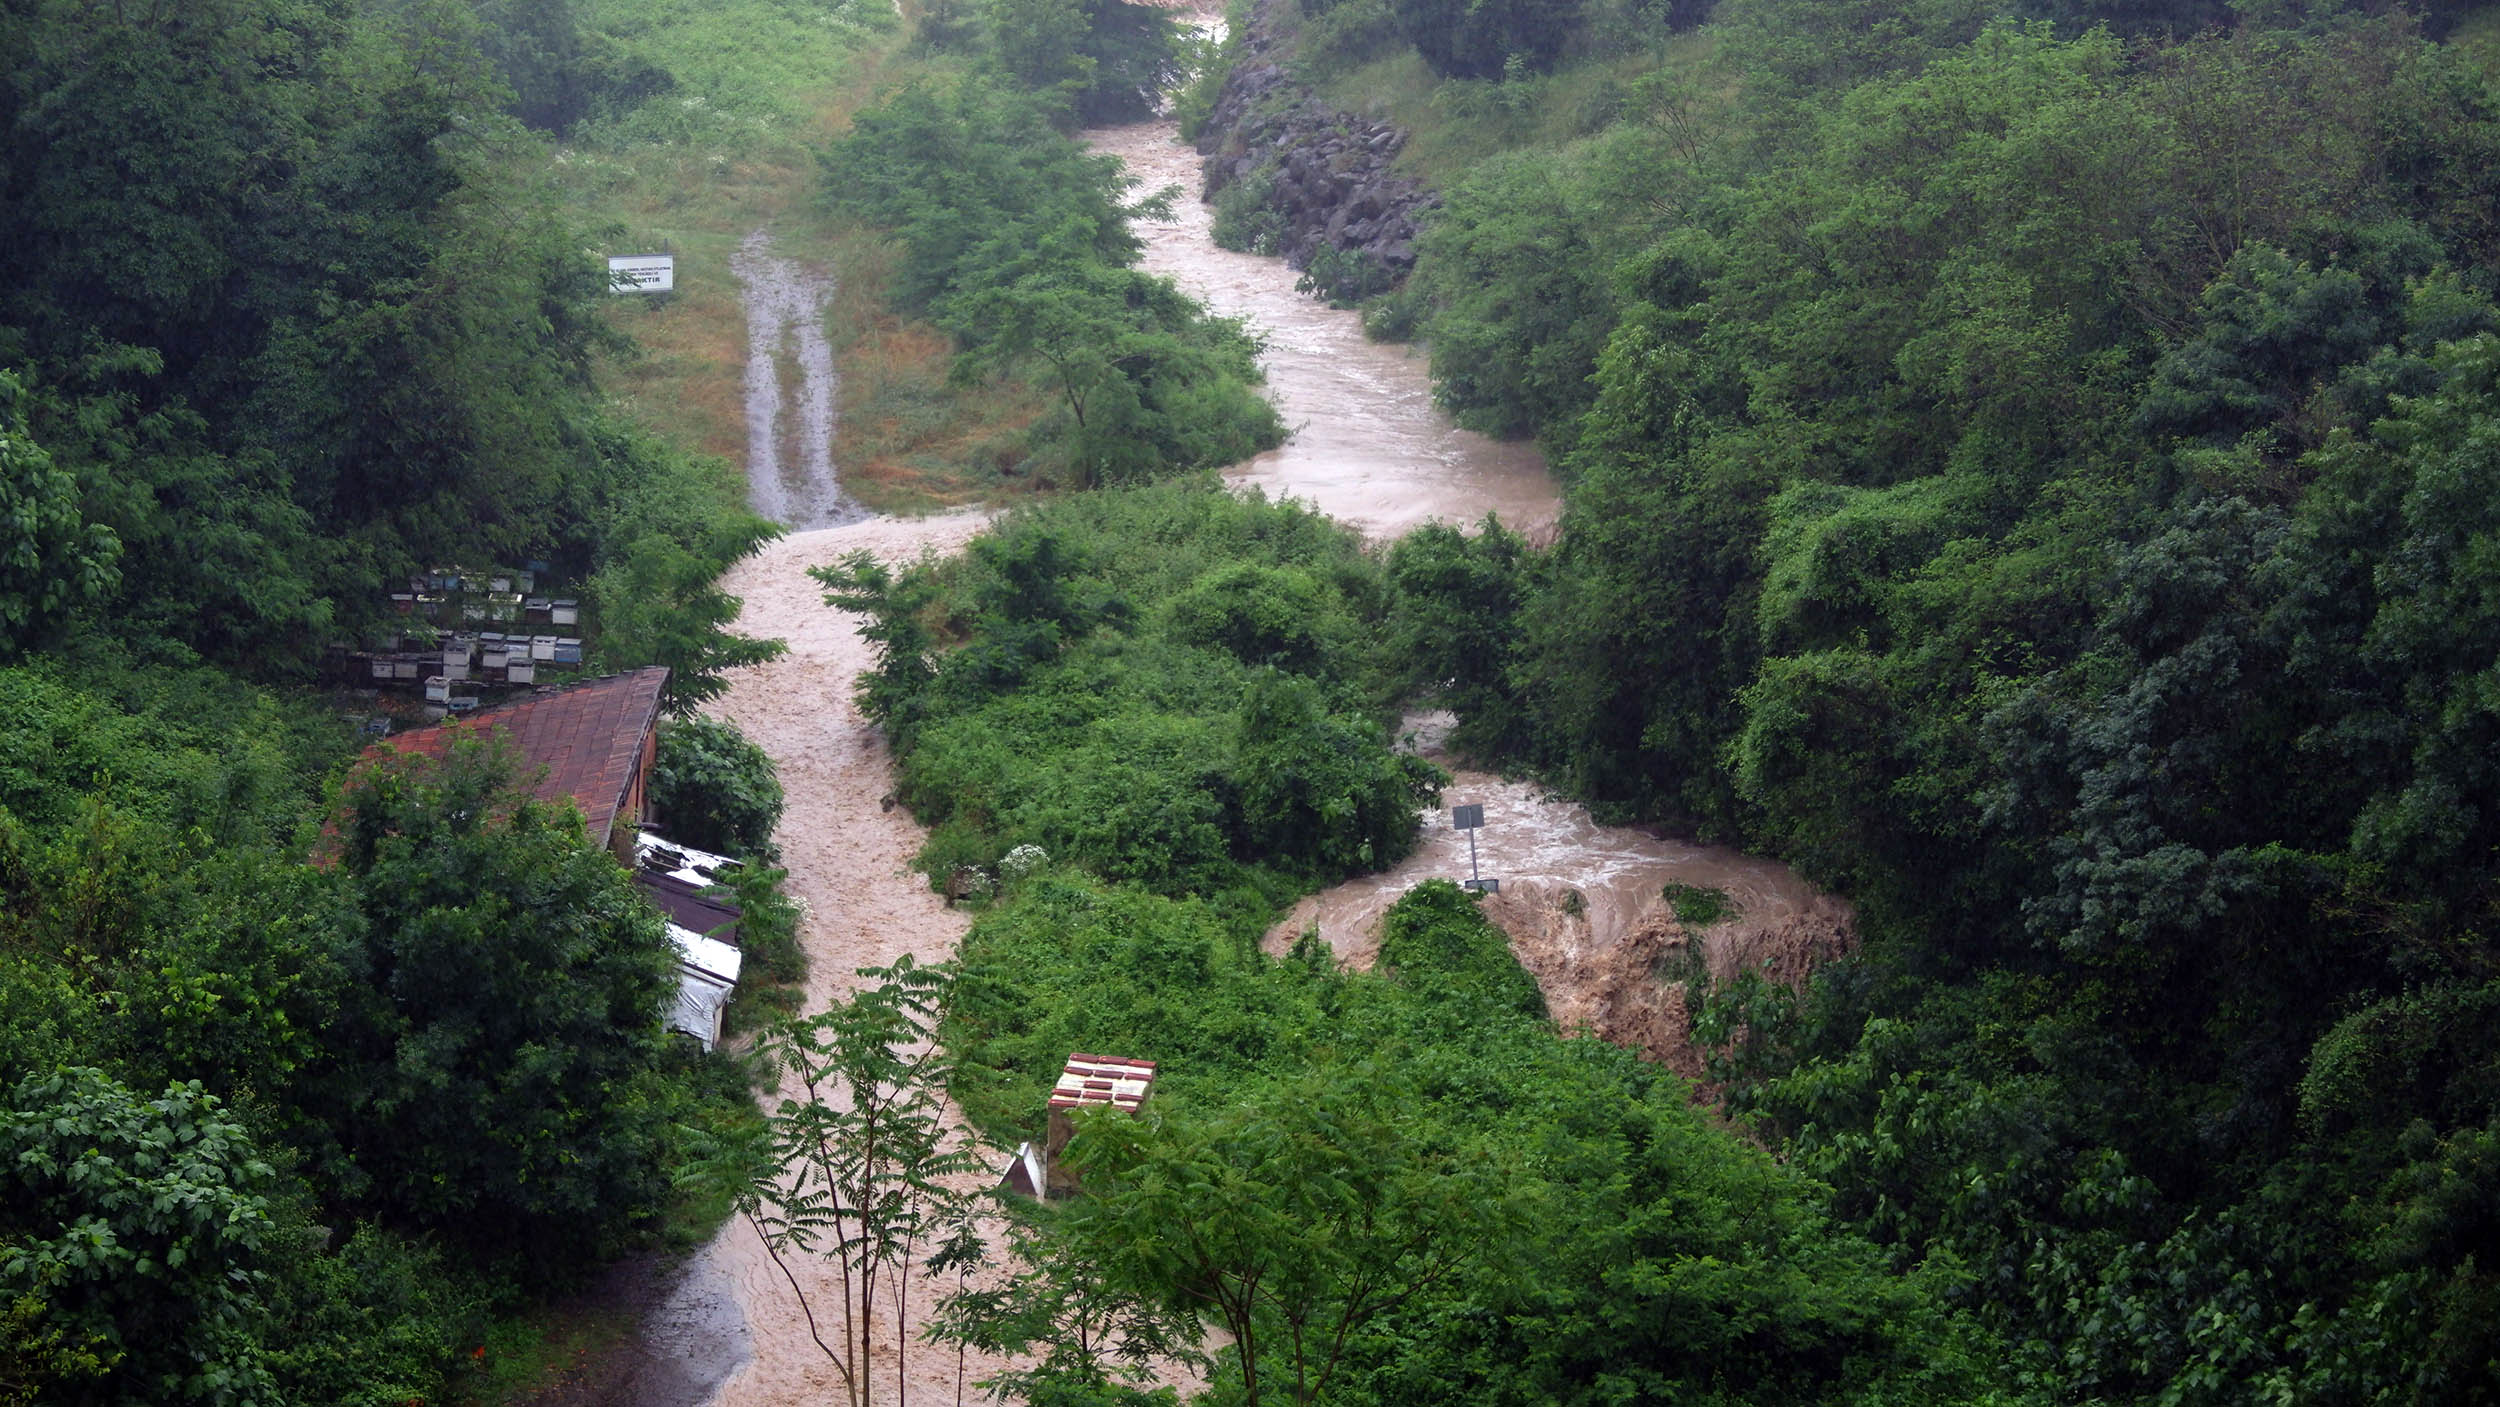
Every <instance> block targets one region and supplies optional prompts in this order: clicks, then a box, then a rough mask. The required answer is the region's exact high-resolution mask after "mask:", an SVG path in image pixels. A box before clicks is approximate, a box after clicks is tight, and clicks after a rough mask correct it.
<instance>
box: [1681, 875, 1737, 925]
mask: <svg viewBox="0 0 2500 1407" xmlns="http://www.w3.org/2000/svg"><path fill="white" fill-rule="evenodd" d="M1665 898H1666V901H1667V904H1668V907H1670V908H1672V909H1674V910H1675V921H1676V922H1677V923H1680V924H1683V925H1684V926H1685V927H1687V928H1708V927H1709V926H1710V925H1712V924H1714V923H1718V922H1720V921H1721V920H1723V919H1730V918H1734V917H1735V916H1736V904H1735V902H1734V901H1733V900H1731V899H1729V898H1728V897H1727V891H1726V890H1724V889H1709V888H1704V887H1703V886H1701V885H1698V884H1670V885H1668V886H1667V888H1666V894H1665Z"/></svg>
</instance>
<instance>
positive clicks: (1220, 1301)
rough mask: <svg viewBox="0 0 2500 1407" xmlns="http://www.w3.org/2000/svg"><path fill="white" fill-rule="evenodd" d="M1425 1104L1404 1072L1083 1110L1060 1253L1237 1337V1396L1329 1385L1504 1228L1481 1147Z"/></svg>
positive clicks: (1310, 1393) (1327, 1077)
mask: <svg viewBox="0 0 2500 1407" xmlns="http://www.w3.org/2000/svg"><path fill="white" fill-rule="evenodd" d="M1440 1132H1441V1131H1439V1130H1437V1129H1434V1128H1432V1127H1430V1126H1429V1125H1427V1124H1425V1123H1423V1122H1421V1121H1419V1120H1417V1119H1415V1118H1414V1117H1413V1115H1412V1114H1411V1112H1410V1106H1409V1101H1408V1099H1407V1097H1406V1096H1405V1092H1404V1091H1401V1090H1400V1089H1399V1088H1398V1087H1397V1085H1396V1083H1395V1076H1394V1075H1393V1073H1392V1072H1391V1071H1389V1070H1387V1069H1384V1068H1379V1067H1370V1066H1363V1067H1355V1068H1352V1069H1340V1070H1332V1071H1325V1072H1320V1073H1316V1074H1313V1075H1310V1076H1307V1077H1305V1078H1302V1079H1299V1080H1285V1081H1279V1082H1277V1083H1275V1084H1273V1085H1269V1086H1266V1087H1264V1088H1262V1089H1260V1090H1259V1091H1257V1092H1256V1093H1255V1094H1252V1095H1250V1096H1248V1097H1247V1098H1244V1099H1242V1100H1240V1101H1237V1102H1234V1103H1231V1104H1229V1105H1228V1106H1226V1107H1224V1108H1222V1109H1220V1110H1218V1111H1215V1112H1211V1113H1209V1114H1206V1115H1202V1116H1197V1117H1189V1116H1182V1115H1173V1114H1169V1113H1165V1114H1161V1115H1160V1116H1154V1115H1150V1116H1149V1117H1146V1118H1142V1119H1130V1118H1127V1117H1123V1116H1117V1115H1102V1114H1097V1115H1095V1116H1093V1117H1091V1118H1088V1119H1086V1120H1085V1121H1084V1122H1083V1124H1082V1126H1081V1127H1080V1128H1079V1130H1078V1133H1077V1136H1076V1138H1075V1139H1074V1140H1072V1141H1071V1142H1070V1143H1069V1145H1068V1149H1067V1154H1066V1156H1067V1159H1068V1161H1069V1163H1070V1164H1071V1165H1072V1166H1073V1167H1074V1168H1075V1169H1076V1170H1077V1172H1078V1175H1079V1176H1080V1177H1081V1178H1082V1179H1083V1182H1084V1191H1083V1196H1082V1199H1081V1200H1080V1201H1079V1202H1077V1203H1076V1204H1075V1206H1074V1207H1072V1208H1071V1209H1070V1210H1069V1212H1068V1213H1067V1215H1066V1216H1065V1218H1064V1226H1065V1228H1066V1233H1067V1245H1066V1250H1065V1253H1066V1254H1069V1255H1072V1256H1075V1257H1077V1258H1079V1259H1081V1260H1084V1261H1087V1262H1090V1263H1091V1264H1093V1265H1095V1266H1097V1267H1099V1271H1100V1273H1101V1274H1102V1276H1103V1277H1104V1279H1105V1281H1106V1282H1107V1283H1109V1284H1110V1285H1112V1286H1115V1287H1117V1288H1119V1289H1121V1290H1124V1291H1127V1292H1130V1293H1134V1294H1138V1295H1140V1296H1145V1297H1150V1298H1152V1299H1155V1300H1158V1301H1161V1302H1162V1303H1165V1304H1167V1305H1169V1306H1171V1307H1173V1308H1175V1309H1182V1310H1187V1311H1190V1312H1193V1313H1195V1314H1197V1315H1199V1316H1201V1317H1202V1318H1204V1319H1205V1320H1207V1321H1208V1322H1210V1323H1211V1324H1213V1325H1215V1326H1216V1327H1218V1328H1220V1329H1221V1330H1222V1331H1223V1332H1224V1333H1225V1335H1226V1336H1227V1337H1228V1338H1229V1339H1230V1341H1231V1342H1230V1345H1229V1349H1228V1355H1227V1356H1228V1357H1229V1358H1230V1360H1231V1363H1232V1366H1233V1368H1234V1370H1235V1371H1237V1372H1238V1373H1239V1374H1240V1382H1241V1390H1242V1393H1243V1396H1244V1400H1245V1401H1247V1402H1249V1403H1251V1404H1253V1407H1255V1405H1256V1404H1257V1403H1258V1402H1259V1401H1260V1400H1261V1397H1262V1395H1263V1394H1272V1395H1274V1396H1276V1397H1279V1398H1282V1399H1283V1400H1286V1401H1290V1402H1295V1403H1309V1402H1316V1401H1319V1400H1321V1399H1322V1398H1323V1397H1324V1396H1325V1395H1326V1394H1327V1392H1328V1390H1329V1388H1330V1387H1331V1385H1332V1384H1334V1383H1335V1382H1336V1381H1337V1379H1338V1377H1339V1375H1340V1373H1341V1372H1343V1371H1344V1370H1345V1369H1346V1368H1347V1367H1348V1366H1349V1353H1350V1351H1351V1350H1353V1349H1354V1347H1355V1346H1356V1345H1357V1344H1358V1343H1359V1342H1360V1337H1361V1335H1362V1334H1363V1333H1364V1331H1365V1330H1366V1329H1367V1328H1368V1327H1369V1326H1370V1325H1372V1324H1373V1323H1375V1322H1376V1321H1378V1320H1380V1319H1381V1318H1382V1317H1383V1316H1386V1315H1389V1314H1391V1313H1394V1312H1395V1311H1396V1310H1397V1309H1399V1308H1400V1307H1401V1306H1403V1305H1406V1304H1408V1303H1410V1302H1412V1301H1414V1300H1416V1299H1418V1298H1419V1297H1425V1296H1429V1295H1432V1294H1433V1293H1434V1292H1435V1291H1437V1290H1438V1289H1440V1288H1441V1287H1442V1286H1443V1285H1445V1284H1446V1283H1447V1282H1449V1281H1450V1280H1451V1279H1453V1278H1455V1277H1456V1276H1458V1275H1459V1274H1461V1273H1462V1272H1463V1271H1464V1270H1465V1269H1467V1268H1468V1267H1469V1266H1470V1265H1472V1264H1474V1263H1475V1262H1476V1261H1477V1260H1478V1259H1479V1258H1481V1257H1482V1256H1484V1255H1486V1254H1487V1253H1488V1248H1489V1246H1490V1245H1491V1243H1493V1242H1494V1241H1496V1240H1498V1239H1499V1237H1500V1235H1501V1234H1503V1232H1504V1231H1505V1230H1506V1228H1505V1227H1504V1226H1503V1220H1504V1216H1505V1207H1504V1204H1503V1201H1502V1197H1501V1190H1500V1188H1499V1186H1498V1184H1497V1183H1496V1182H1495V1181H1494V1179H1493V1177H1492V1176H1491V1170H1490V1169H1489V1168H1488V1167H1487V1165H1486V1164H1485V1163H1484V1161H1483V1160H1482V1159H1481V1158H1480V1157H1477V1156H1474V1155H1473V1153H1472V1151H1462V1150H1460V1149H1457V1148H1454V1147H1451V1146H1449V1145H1448V1144H1447V1143H1446V1142H1445V1141H1444V1140H1443V1139H1442V1137H1441V1136H1440Z"/></svg>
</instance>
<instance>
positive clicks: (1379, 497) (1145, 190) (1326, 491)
mask: <svg viewBox="0 0 2500 1407" xmlns="http://www.w3.org/2000/svg"><path fill="white" fill-rule="evenodd" d="M1086 141H1087V142H1088V144H1089V145H1091V146H1092V147H1093V149H1094V150H1096V151H1098V152H1103V153H1107V154H1109V155H1112V156H1116V157H1118V158H1120V160H1121V161H1122V162H1123V163H1125V164H1126V165H1127V167H1128V169H1129V174H1130V175H1132V176H1135V177H1136V178H1137V179H1138V182H1139V184H1138V187H1137V191H1136V193H1137V194H1140V195H1151V194H1153V193H1154V192H1156V191H1158V190H1161V189H1163V188H1165V187H1167V186H1178V187H1179V188H1180V192H1181V193H1180V197H1179V198H1178V199H1176V200H1175V201H1173V203H1172V204H1173V212H1172V213H1173V215H1174V217H1175V218H1174V219H1172V220H1171V221H1169V222H1163V221H1146V220H1140V221H1138V222H1137V223H1136V226H1135V228H1136V231H1137V236H1138V238H1140V239H1141V240H1143V241H1145V245H1146V251H1145V260H1144V263H1145V267H1146V268H1147V269H1148V270H1150V271H1152V272H1154V273H1158V274H1165V275H1169V276H1170V277H1171V278H1172V280H1173V281H1174V282H1176V283H1178V284H1179V285H1180V286H1181V288H1182V290H1183V291H1185V292H1187V293H1189V294H1191V295H1193V296H1195V297H1196V298H1198V299H1199V300H1200V301H1201V302H1203V303H1205V304H1206V305H1207V307H1208V308H1209V309H1210V310H1211V311H1213V312H1215V313H1217V314H1219V315H1221V316H1224V317H1228V318H1239V319H1241V320H1242V321H1243V322H1244V323H1245V324H1247V325H1248V327H1249V329H1250V332H1251V335H1253V336H1255V337H1257V338H1259V339H1260V340H1261V341H1262V342H1264V343H1265V350H1264V351H1263V352H1262V354H1261V355H1260V357H1259V362H1260V364H1261V365H1262V366H1264V367H1265V368H1266V369H1267V390H1268V397H1269V399H1270V400H1272V401H1274V402H1275V404H1276V409H1277V412H1278V414H1280V415H1282V416H1283V417H1284V421H1285V428H1286V430H1287V431H1288V433H1289V435H1290V438H1288V439H1287V440H1286V441H1285V443H1284V444H1283V445H1282V446H1280V447H1278V448H1276V449H1272V450H1270V451H1268V452H1267V453H1265V454H1262V455H1260V456H1258V457H1257V458H1255V459H1252V460H1249V461H1247V462H1245V463H1242V464H1238V465H1235V466H1234V467H1233V468H1232V469H1230V470H1228V471H1227V472H1226V475H1225V477H1226V478H1227V479H1229V480H1230V481H1231V482H1233V483H1235V484H1239V485H1242V486H1245V487H1249V486H1256V487H1257V488H1259V489H1261V490H1263V491H1264V492H1266V494H1267V495H1268V497H1270V498H1277V497H1287V496H1289V497H1293V498H1299V499H1305V500H1308V501H1309V502H1311V503H1313V504H1315V505H1317V506H1318V508H1319V510H1320V511H1321V512H1323V513H1326V514H1327V515H1328V516H1330V517H1332V518H1335V519H1336V520H1338V521H1339V522H1342V523H1345V524H1348V525H1349V526H1352V527H1355V528H1358V529H1360V530H1361V531H1362V533H1363V535H1364V536H1366V537H1370V538H1373V539H1375V540H1379V541H1386V540H1388V539H1390V538H1393V537H1396V536H1398V535H1399V534H1401V533H1403V532H1405V531H1407V530H1408V529H1410V528H1415V527H1420V526H1422V525H1423V524H1425V523H1428V522H1436V521H1437V522H1445V523H1454V524H1457V525H1459V526H1462V527H1472V526H1474V525H1475V524H1476V523H1478V522H1480V521H1482V520H1483V518H1484V515H1485V514H1487V513H1497V514H1499V515H1500V516H1501V519H1502V522H1503V523H1504V524H1505V525H1507V526H1508V527H1509V528H1511V529H1512V530H1513V531H1514V532H1520V533H1524V534H1526V535H1527V536H1528V537H1529V538H1530V539H1532V540H1535V541H1544V540H1545V539H1547V538H1550V537H1551V536H1552V535H1553V530H1554V520H1555V518H1556V516H1557V515H1558V514H1559V513H1560V511H1561V507H1562V496H1561V493H1560V491H1558V490H1557V489H1556V488H1555V486H1554V479H1553V476H1552V475H1551V474H1548V473H1547V472H1546V469H1545V460H1544V458H1543V457H1542V456H1541V455H1539V454H1538V453H1537V452H1536V448H1535V447H1534V446H1532V445H1527V444H1506V443H1504V442H1502V441H1499V440H1493V439H1488V438H1486V437H1485V436H1483V435H1479V434H1476V433H1475V432H1473V431H1471V430H1461V429H1459V428H1458V427H1457V426H1455V425H1452V424H1451V423H1450V418H1449V417H1448V416H1447V415H1445V414H1443V413H1442V412H1441V410H1440V409H1439V408H1438V407H1436V406H1435V405H1434V404H1433V402H1432V381H1431V377H1430V375H1429V374H1428V371H1427V368H1426V367H1425V365H1424V361H1423V358H1421V357H1420V356H1418V355H1416V354H1415V353H1414V352H1413V351H1411V350H1410V349H1408V348H1405V347H1398V346H1392V345H1388V344H1385V343H1379V342H1374V341H1372V340H1371V339H1369V338H1367V337H1365V336H1364V335H1363V320H1362V318H1361V317H1359V316H1358V315H1356V314H1354V313H1350V312H1346V311H1344V310H1342V309H1338V308H1331V307H1329V306H1328V305H1327V304H1325V303H1322V302H1320V301H1319V300H1317V299H1315V298H1309V297H1305V296H1304V295H1302V294H1300V293H1296V292H1295V291H1294V287H1293V285H1294V272H1293V270H1291V269H1289V268H1287V267H1286V266H1285V265H1284V263H1283V262H1282V261H1280V260H1276V259H1271V258H1268V257H1266V256H1264V255H1259V254H1241V253H1236V252H1235V251H1233V250H1229V249H1222V248H1218V247H1217V245H1216V243H1215V238H1214V235H1213V233H1212V230H1213V228H1214V221H1215V215H1214V212H1213V210H1211V209H1210V208H1209V207H1208V206H1207V204H1206V203H1205V202H1204V201H1201V200H1199V199H1198V198H1197V191H1198V188H1199V175H1198V163H1199V156H1198V153H1197V152H1195V151H1193V150H1191V149H1190V148H1189V147H1187V146H1184V145H1182V143H1181V140H1180V133H1179V130H1178V128H1177V127H1175V126H1174V124H1173V123H1172V122H1170V121H1168V120H1164V121H1156V122H1143V123H1137V124H1135V125H1132V126H1127V127H1109V128H1103V129H1101V130H1098V131H1094V132H1089V133H1087V134H1086Z"/></svg>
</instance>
